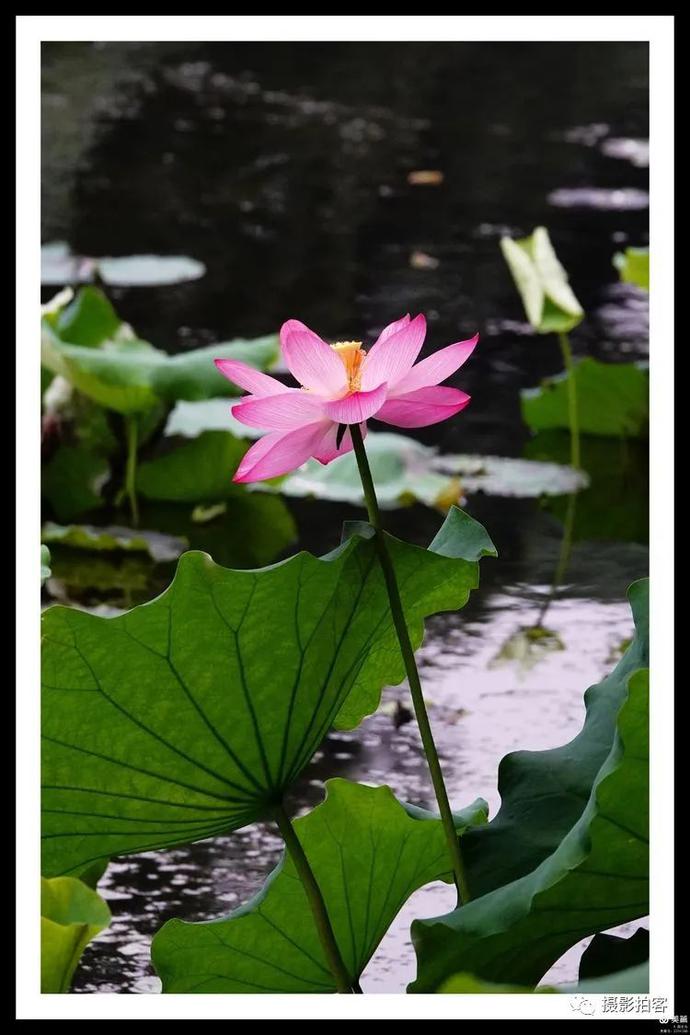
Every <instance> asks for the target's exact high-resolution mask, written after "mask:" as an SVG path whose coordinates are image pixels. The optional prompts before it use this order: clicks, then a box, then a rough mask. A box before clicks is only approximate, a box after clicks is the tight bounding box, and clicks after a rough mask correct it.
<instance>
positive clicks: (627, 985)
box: [438, 963, 649, 1016]
mask: <svg viewBox="0 0 690 1035" xmlns="http://www.w3.org/2000/svg"><path fill="white" fill-rule="evenodd" d="M438 991H439V992H441V993H442V994H446V995H448V994H450V995H453V994H456V995H457V994H464V995H516V994H523V995H524V994H527V995H535V994H537V995H539V994H544V993H546V994H548V995H582V994H584V993H588V994H590V995H591V994H592V993H594V994H596V995H602V994H609V995H611V994H618V995H620V994H621V993H626V992H627V993H633V994H634V993H637V994H644V993H648V992H649V964H648V963H640V964H637V966H634V967H627V968H626V969H625V970H621V971H617V972H616V973H611V974H602V975H601V976H600V977H596V978H588V979H585V980H581V981H578V982H577V983H576V984H570V985H558V986H556V987H553V986H550V985H540V986H539V987H538V988H529V987H528V986H526V985H499V984H496V983H495V982H493V981H483V980H482V979H481V978H476V977H474V975H473V974H467V973H465V974H455V975H454V976H453V977H452V978H449V979H448V980H447V981H445V982H444V983H443V985H441V987H440V988H439V989H438ZM593 1012H594V1007H593V1006H592V1007H591V1011H590V1009H589V1008H588V1009H587V1010H586V1012H583V1014H584V1016H591V1014H592V1013H593Z"/></svg>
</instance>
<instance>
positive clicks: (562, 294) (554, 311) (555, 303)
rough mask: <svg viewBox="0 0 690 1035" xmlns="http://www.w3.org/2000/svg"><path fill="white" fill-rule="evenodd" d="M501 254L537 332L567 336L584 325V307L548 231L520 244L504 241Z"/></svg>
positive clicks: (537, 231) (535, 233) (538, 231)
mask: <svg viewBox="0 0 690 1035" xmlns="http://www.w3.org/2000/svg"><path fill="white" fill-rule="evenodd" d="M501 251H502V252H503V258H504V259H505V261H506V263H507V265H508V268H509V270H510V272H511V274H512V276H513V280H514V281H515V286H516V287H517V289H518V291H519V293H520V296H521V298H522V302H523V305H524V307H525V312H526V314H527V319H528V320H529V322H530V323H531V324H532V327H533V328H534V330H535V331H537V332H538V333H539V334H550V333H553V332H567V331H570V330H572V328H573V327H576V326H577V325H578V324H579V323H580V321H581V320H582V318H583V316H584V312H583V310H582V306H581V305H580V303H579V302H578V300H577V298H576V297H575V295H574V294H573V292H572V289H571V288H570V285H569V284H568V277H567V274H566V272H565V270H564V269H563V267H562V266H561V264H560V262H559V261H558V258H557V256H556V253H555V251H554V250H553V246H552V244H551V240H550V238H549V234H548V231H547V230H546V228H545V227H543V226H538V227H537V228H536V229H535V230H534V231H533V232H532V234H531V236H530V237H524V238H521V239H520V240H517V241H514V240H512V239H511V238H510V237H502V238H501Z"/></svg>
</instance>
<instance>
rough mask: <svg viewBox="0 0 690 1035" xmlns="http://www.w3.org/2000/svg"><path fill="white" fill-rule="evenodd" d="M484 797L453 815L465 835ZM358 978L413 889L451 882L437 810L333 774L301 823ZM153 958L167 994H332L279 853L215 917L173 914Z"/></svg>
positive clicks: (302, 904)
mask: <svg viewBox="0 0 690 1035" xmlns="http://www.w3.org/2000/svg"><path fill="white" fill-rule="evenodd" d="M485 809H486V803H485V802H482V801H481V800H479V801H477V802H475V803H474V805H472V806H470V807H469V808H468V809H466V810H465V812H464V813H463V814H459V815H458V816H457V817H456V829H457V830H458V833H462V832H463V831H464V830H465V829H466V828H467V826H468V825H470V824H474V823H477V822H479V823H481V822H483V821H484V819H485V815H486V813H485ZM294 827H295V833H296V834H297V836H298V838H299V840H300V842H301V844H302V848H303V849H304V852H305V855H306V856H307V858H308V860H309V864H310V866H311V868H312V870H313V872H314V875H315V877H316V880H317V882H318V885H319V888H320V890H321V893H322V895H323V897H324V900H325V903H326V908H327V910H328V916H329V919H330V921H331V925H332V927H333V932H334V934H335V938H336V941H337V943H338V947H339V948H340V952H341V956H342V959H343V962H344V964H345V967H346V969H347V971H348V973H349V975H350V978H351V979H352V980H356V979H357V978H359V976H360V974H361V973H362V971H363V970H364V968H365V966H366V965H367V963H368V961H369V959H370V958H371V956H372V955H373V953H374V952H375V950H376V947H377V946H378V944H379V942H380V941H381V939H382V938H383V936H384V934H385V933H386V931H387V930H388V928H389V926H390V924H391V922H392V921H393V919H394V917H395V916H396V914H397V913H398V912H399V910H400V908H401V907H402V906H403V904H404V903H405V902H406V901H407V899H408V898H409V897H410V895H411V894H412V893H413V892H414V891H416V890H417V888H420V887H422V885H424V884H428V883H430V882H431V881H435V880H444V881H450V880H451V879H452V873H451V871H450V866H449V861H448V850H447V847H446V842H445V836H444V832H443V826H442V824H441V821H440V819H438V817H433V816H431V814H430V813H426V812H424V810H421V809H409V808H406V807H405V806H404V805H403V804H402V803H401V802H399V801H398V800H397V799H396V798H395V797H394V795H393V793H392V791H391V790H390V788H389V787H366V786H363V785H361V784H356V783H349V782H348V781H347V780H341V779H334V780H328V781H327V782H326V800H325V801H324V802H323V803H322V804H321V805H318V806H317V807H316V808H315V809H313V810H312V811H311V812H309V813H307V815H306V816H303V817H302V818H300V819H297V820H295V823H294ZM151 956H152V960H153V964H154V967H155V968H156V971H157V972H158V974H159V975H160V977H161V979H162V982H163V991H164V992H177V993H189V992H221V993H222V992H230V993H234V992H246V993H252V992H253V993H256V992H321V993H328V992H335V991H336V986H335V983H334V981H333V977H332V975H331V972H330V970H329V968H328V964H327V961H326V958H325V956H324V953H323V949H322V948H321V943H320V941H319V937H318V933H317V930H316V927H315V925H314V920H313V917H312V913H311V910H310V907H309V903H308V901H307V898H306V895H305V892H304V889H303V888H302V885H301V883H300V882H299V879H298V877H297V874H296V871H295V867H294V864H293V862H292V859H291V858H290V857H289V856H287V857H286V856H285V855H283V858H282V859H281V861H280V863H279V864H278V866H277V867H276V869H275V870H274V871H273V873H272V874H271V875H270V876H269V878H268V879H267V881H266V883H265V884H264V886H263V888H262V889H261V890H260V891H259V893H258V894H257V895H256V896H255V897H254V898H253V899H251V900H250V901H249V902H247V903H246V904H245V905H243V906H240V908H239V909H236V910H234V911H233V912H232V913H231V914H230V915H229V916H228V917H225V918H223V919H220V920H213V921H211V922H210V923H196V924H190V923H185V922H183V921H181V920H169V921H168V922H167V923H166V924H165V925H164V926H163V927H162V928H161V930H160V931H159V932H158V934H157V935H156V936H155V938H154V940H153V945H152V950H151Z"/></svg>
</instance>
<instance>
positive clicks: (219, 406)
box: [165, 399, 264, 439]
mask: <svg viewBox="0 0 690 1035" xmlns="http://www.w3.org/2000/svg"><path fill="white" fill-rule="evenodd" d="M204 431H229V432H231V433H232V434H233V435H234V436H235V437H236V438H250V439H255V438H261V436H262V435H263V434H264V432H263V431H261V430H260V429H259V428H250V427H249V425H247V424H242V423H241V422H240V421H238V420H236V419H235V418H234V417H233V415H232V410H231V404H230V403H228V401H227V399H204V400H202V401H201V402H186V401H185V400H180V402H178V403H176V404H175V406H174V407H173V408H172V410H171V411H170V415H169V416H168V421H167V424H166V425H165V434H166V435H170V436H175V435H179V436H180V437H181V438H198V437H199V435H201V434H203V432H204Z"/></svg>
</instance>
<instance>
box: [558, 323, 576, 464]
mask: <svg viewBox="0 0 690 1035" xmlns="http://www.w3.org/2000/svg"><path fill="white" fill-rule="evenodd" d="M558 344H559V345H560V347H561V355H562V356H563V364H564V366H565V370H566V373H567V375H568V420H569V423H570V463H571V465H572V466H573V467H575V468H578V469H579V468H580V466H581V464H580V424H579V420H578V413H577V385H576V384H575V365H574V363H573V353H572V351H571V348H570V339H569V338H568V335H567V334H566V333H565V331H560V332H559V334H558Z"/></svg>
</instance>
